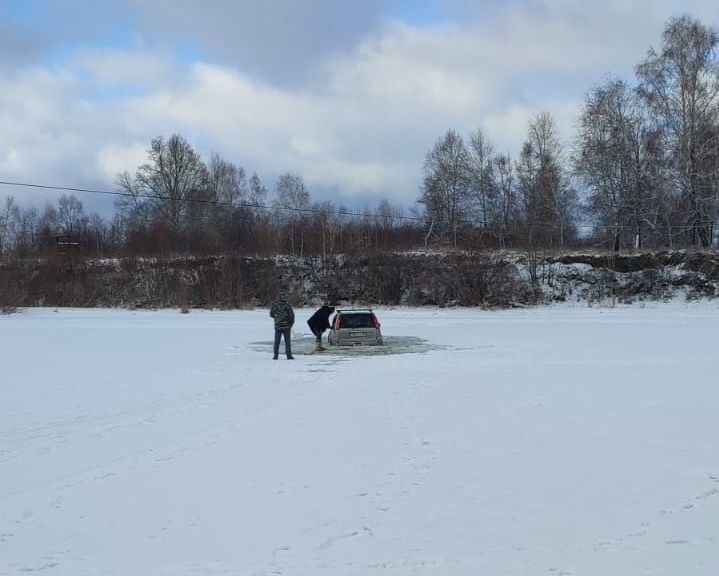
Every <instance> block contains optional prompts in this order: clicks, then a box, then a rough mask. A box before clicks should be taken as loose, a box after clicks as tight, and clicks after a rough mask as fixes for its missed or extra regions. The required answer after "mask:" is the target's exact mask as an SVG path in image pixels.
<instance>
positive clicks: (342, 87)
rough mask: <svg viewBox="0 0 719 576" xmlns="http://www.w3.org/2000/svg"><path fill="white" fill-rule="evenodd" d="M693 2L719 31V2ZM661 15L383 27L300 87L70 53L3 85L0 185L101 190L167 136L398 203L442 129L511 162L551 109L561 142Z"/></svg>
mask: <svg viewBox="0 0 719 576" xmlns="http://www.w3.org/2000/svg"><path fill="white" fill-rule="evenodd" d="M693 4H694V8H696V10H697V12H698V13H700V14H701V15H702V16H703V17H704V18H706V19H708V20H707V21H708V22H716V19H717V17H719V6H716V7H715V6H714V5H713V4H709V3H708V2H703V1H699V2H694V3H693ZM674 7H675V4H674V3H673V2H670V1H668V0H666V1H665V0H659V1H658V2H656V3H655V4H654V8H653V10H652V11H651V12H647V9H646V7H645V5H644V3H640V2H629V1H628V0H609V1H608V2H605V3H603V4H602V5H597V4H594V5H590V4H588V3H582V4H577V3H575V2H569V1H568V0H543V1H540V2H535V3H533V4H532V5H531V6H529V7H528V6H526V5H524V4H521V3H514V4H512V5H511V6H510V8H508V9H507V10H505V11H504V12H502V13H500V15H499V16H495V17H493V19H492V20H491V21H488V20H485V19H482V17H481V16H480V17H477V18H475V19H473V20H470V21H466V22H464V23H461V24H460V23H454V24H452V23H445V24H442V25H426V26H413V25H409V24H406V23H402V22H386V23H385V24H384V25H383V26H382V27H381V28H380V29H378V30H375V31H374V32H373V33H371V34H368V35H366V36H365V37H364V38H363V39H362V41H361V42H359V43H358V44H357V45H356V47H355V49H354V50H352V51H350V52H349V53H347V52H342V53H341V54H342V55H337V54H328V56H327V58H326V59H325V62H324V65H323V69H322V73H321V74H319V75H318V76H315V77H314V79H313V82H312V83H311V84H308V85H305V86H304V87H297V86H294V87H287V86H278V85H272V84H268V83H266V82H262V81H259V80H258V79H257V78H256V77H251V76H249V75H248V74H245V73H242V72H241V71H240V70H239V69H237V68H234V67H231V66H228V65H226V64H225V65H220V64H218V63H216V62H211V61H206V62H195V63H190V64H187V63H182V61H181V60H179V59H178V58H176V57H175V56H174V55H172V54H171V53H169V52H167V51H166V50H156V49H152V48H151V47H142V46H140V47H137V46H136V47H133V48H132V49H128V50H120V49H111V50H107V49H106V50H101V49H97V48H95V49H93V50H88V49H86V50H78V51H76V52H75V53H74V54H73V55H72V56H70V57H69V58H68V59H66V60H65V61H63V62H61V63H60V64H59V65H56V66H55V67H53V68H43V67H38V66H36V67H32V68H28V69H25V70H22V71H21V72H19V73H16V74H15V75H14V76H10V77H9V78H8V79H7V80H6V83H5V86H4V90H3V91H2V92H0V134H3V138H2V140H0V172H1V173H2V174H0V176H2V179H10V178H13V179H24V180H31V181H43V182H48V183H63V184H75V185H83V186H84V185H93V186H96V187H99V186H103V187H106V188H107V187H111V186H112V184H113V181H114V176H115V174H116V173H117V172H120V171H122V170H125V169H130V170H132V169H133V168H134V167H136V166H137V165H138V164H139V163H140V162H141V161H142V159H143V157H144V150H145V148H146V146H147V144H148V143H149V141H150V139H151V138H152V137H154V136H157V135H166V136H167V135H169V134H171V133H173V132H179V133H181V134H183V135H184V136H185V137H187V138H188V139H189V140H190V141H191V142H192V143H193V144H194V145H195V146H196V147H197V148H198V150H200V151H201V152H202V153H203V154H209V153H210V152H212V151H217V152H219V153H221V154H222V155H223V156H225V157H226V158H227V159H228V160H231V161H233V162H236V163H239V164H241V165H243V166H244V167H245V168H246V169H248V170H250V171H252V170H257V171H258V172H259V173H260V175H261V177H263V179H264V180H265V183H266V184H268V185H269V186H270V187H271V184H272V180H273V179H274V177H275V176H276V175H277V173H279V172H281V171H285V170H291V171H295V172H298V173H300V174H302V175H303V176H304V177H305V179H306V180H307V182H308V184H309V185H310V187H311V188H314V189H315V190H317V189H320V190H334V191H337V192H338V193H339V194H340V195H342V196H343V197H344V200H345V201H346V200H347V199H348V198H351V197H353V196H356V197H362V198H366V197H368V196H373V195H374V196H375V197H379V196H388V197H389V198H390V200H393V201H395V202H401V203H404V204H410V203H411V202H412V201H413V200H414V198H415V197H416V194H417V186H418V185H419V182H420V180H421V169H422V162H423V157H424V154H425V152H426V150H427V149H428V148H429V147H430V146H431V145H432V143H433V142H434V141H435V140H436V139H437V138H438V137H439V136H440V135H441V134H442V133H443V132H444V131H445V130H446V129H447V128H450V127H452V128H455V129H458V130H460V131H461V132H465V133H467V132H470V131H472V130H474V129H476V128H478V127H482V128H484V129H485V131H486V133H487V135H488V136H489V137H490V138H491V139H492V140H493V141H494V142H495V145H496V148H498V149H500V150H502V151H507V150H508V151H511V152H513V153H515V154H516V152H517V151H518V149H519V146H520V144H521V142H522V139H523V138H524V135H525V133H526V129H527V122H528V121H529V119H530V117H531V116H532V115H533V114H535V113H537V112H539V111H542V110H549V111H551V112H552V113H553V115H554V116H555V117H556V119H557V122H558V125H559V127H560V129H561V131H562V135H563V137H564V139H565V140H569V139H570V138H571V135H572V131H573V128H574V121H575V118H576V114H577V112H578V111H579V109H580V106H581V102H582V99H583V95H584V93H585V92H586V90H588V89H589V88H590V87H591V85H592V84H594V83H597V82H600V81H602V80H603V78H604V77H605V76H606V75H607V74H608V73H610V72H616V73H620V74H630V73H631V71H632V69H633V66H634V65H635V64H636V63H637V62H638V61H639V60H640V59H641V58H642V57H643V55H644V54H645V53H646V50H647V48H648V47H649V45H650V44H655V45H656V44H657V43H658V42H659V38H660V33H661V27H662V25H663V22H664V21H665V20H666V19H667V18H668V17H669V16H671V15H672V14H673V13H674ZM128 86H129V87H133V88H136V87H139V88H141V90H128V91H127V93H125V92H124V91H123V87H128ZM0 193H2V190H0ZM335 199H339V198H335Z"/></svg>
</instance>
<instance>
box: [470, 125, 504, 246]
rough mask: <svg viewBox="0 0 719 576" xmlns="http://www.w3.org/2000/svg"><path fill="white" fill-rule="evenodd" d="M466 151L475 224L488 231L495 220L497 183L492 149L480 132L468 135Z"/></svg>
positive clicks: (496, 215)
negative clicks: (475, 216) (475, 218)
mask: <svg viewBox="0 0 719 576" xmlns="http://www.w3.org/2000/svg"><path fill="white" fill-rule="evenodd" d="M468 148H469V150H468V172H469V174H468V175H469V195H470V202H471V204H472V207H473V211H475V212H476V213H477V216H478V218H477V222H478V224H479V225H480V226H481V228H482V230H483V231H485V232H486V231H488V230H489V228H490V226H492V225H494V224H495V221H496V220H497V217H498V214H497V208H498V206H497V199H498V191H497V183H496V182H495V178H494V158H493V155H494V149H493V147H492V144H491V143H490V142H489V140H488V139H487V138H486V137H485V136H484V134H483V133H482V131H481V130H479V129H478V130H477V131H476V132H474V133H473V134H471V135H470V138H469V147H468Z"/></svg>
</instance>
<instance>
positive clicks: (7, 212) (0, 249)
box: [0, 196, 20, 259]
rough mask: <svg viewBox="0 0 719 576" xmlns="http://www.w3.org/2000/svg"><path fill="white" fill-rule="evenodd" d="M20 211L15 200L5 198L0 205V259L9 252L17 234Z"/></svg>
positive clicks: (8, 197) (9, 197)
mask: <svg viewBox="0 0 719 576" xmlns="http://www.w3.org/2000/svg"><path fill="white" fill-rule="evenodd" d="M19 217H20V211H19V208H18V205H17V203H16V202H15V198H14V197H12V196H6V197H5V199H4V200H3V202H2V204H0V259H2V258H3V255H4V254H5V253H6V252H9V251H10V249H11V245H12V244H13V242H14V240H15V236H16V234H17V224H18V220H19Z"/></svg>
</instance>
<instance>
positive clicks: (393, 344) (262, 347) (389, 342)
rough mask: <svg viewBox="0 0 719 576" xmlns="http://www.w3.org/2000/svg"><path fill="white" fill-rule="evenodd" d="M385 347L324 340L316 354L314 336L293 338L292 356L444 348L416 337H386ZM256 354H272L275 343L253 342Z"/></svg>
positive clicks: (360, 354)
mask: <svg viewBox="0 0 719 576" xmlns="http://www.w3.org/2000/svg"><path fill="white" fill-rule="evenodd" d="M382 339H383V341H384V345H382V346H330V345H329V344H327V339H326V338H323V339H322V346H324V348H325V350H324V351H323V352H315V338H314V336H306V335H304V334H303V335H301V336H295V335H294V334H293V336H292V354H294V355H310V354H316V355H317V356H342V357H347V356H387V355H390V354H424V353H426V352H429V351H430V350H441V349H444V348H445V347H444V346H438V345H436V344H432V343H430V342H427V340H423V339H422V338H417V337H416V336H384V337H383V338H382ZM251 346H252V349H253V350H254V351H255V352H264V353H266V354H270V355H271V354H272V346H273V342H272V341H270V340H267V341H264V342H253V343H252V344H251ZM284 346H285V343H284V341H282V342H280V356H282V355H283V354H284V349H285V348H284Z"/></svg>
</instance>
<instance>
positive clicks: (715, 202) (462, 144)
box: [419, 15, 719, 250]
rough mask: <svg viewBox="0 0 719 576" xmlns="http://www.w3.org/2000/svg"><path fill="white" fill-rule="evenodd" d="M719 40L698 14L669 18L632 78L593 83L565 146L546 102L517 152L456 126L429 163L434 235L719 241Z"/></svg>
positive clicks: (559, 241) (654, 243)
mask: <svg viewBox="0 0 719 576" xmlns="http://www.w3.org/2000/svg"><path fill="white" fill-rule="evenodd" d="M718 40H719V38H718V36H717V33H716V31H715V30H714V29H713V28H711V27H709V26H707V25H705V24H703V23H702V22H700V21H699V20H696V19H693V18H691V17H689V16H686V15H685V16H680V17H677V18H674V19H672V20H670V21H669V22H668V23H667V25H666V27H665V29H664V32H663V35H662V45H661V47H660V48H659V49H654V48H652V49H650V50H649V51H648V53H647V55H646V58H645V59H644V61H642V62H640V63H639V64H638V65H637V66H636V68H635V77H634V78H633V79H632V80H626V79H621V78H609V79H607V80H606V81H605V82H603V83H602V84H600V85H598V86H596V87H594V88H593V89H592V90H590V91H589V93H588V94H587V95H586V99H585V102H584V105H583V108H582V111H581V113H580V115H579V119H578V133H577V134H576V135H575V138H574V142H573V144H572V147H571V149H570V150H569V151H568V152H567V153H565V151H564V150H563V149H562V146H561V142H560V139H559V137H558V133H557V127H556V123H555V121H554V119H553V118H552V116H551V114H550V113H548V112H543V113H540V114H538V115H536V116H535V117H533V118H532V119H531V120H530V122H529V127H528V132H527V137H526V139H525V141H524V143H523V145H522V147H521V150H520V152H519V156H518V157H517V158H516V159H512V158H511V157H510V156H509V155H507V154H503V153H497V152H495V150H494V148H493V146H492V144H491V143H490V142H489V141H488V139H487V138H486V136H485V135H484V134H483V133H482V131H481V130H477V131H475V132H473V133H471V134H469V136H468V137H467V138H463V137H462V136H461V135H460V134H459V133H458V132H456V131H455V130H448V131H447V132H446V133H445V134H444V135H443V136H442V137H441V138H440V139H439V140H437V142H436V143H435V144H434V146H433V147H432V149H431V150H430V151H429V152H428V153H427V155H426V158H425V163H424V182H423V186H422V190H421V194H420V198H419V202H420V203H421V204H422V205H423V206H424V214H425V220H426V222H425V224H426V230H427V234H428V236H430V237H434V238H435V239H437V240H439V241H444V242H447V243H451V244H454V245H457V244H461V243H462V241H463V239H464V238H468V237H472V236H476V235H477V234H478V233H479V234H481V235H484V236H485V237H487V238H489V239H490V242H494V243H495V244H497V245H500V246H516V245H522V246H527V247H530V248H531V247H564V246H568V245H576V244H578V243H591V244H592V245H597V246H603V247H606V248H611V249H613V250H619V249H621V248H627V247H635V248H641V247H665V246H666V247H673V246H677V245H681V246H686V245H691V246H700V247H708V246H711V245H713V244H716V243H717V240H718V239H719V238H718V230H717V219H718V217H719V62H718V61H717V42H718Z"/></svg>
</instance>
